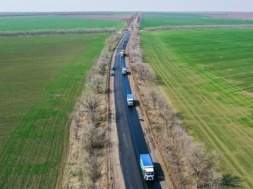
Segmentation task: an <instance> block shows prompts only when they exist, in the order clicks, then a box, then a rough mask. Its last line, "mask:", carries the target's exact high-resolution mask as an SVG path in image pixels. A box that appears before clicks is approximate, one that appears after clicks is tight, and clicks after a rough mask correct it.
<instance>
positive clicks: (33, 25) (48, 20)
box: [0, 16, 124, 31]
mask: <svg viewBox="0 0 253 189" xmlns="http://www.w3.org/2000/svg"><path fill="white" fill-rule="evenodd" d="M123 25H124V22H122V21H115V20H96V19H83V18H72V17H67V16H15V17H0V31H20V30H22V31H27V30H46V29H47V30H48V29H77V28H115V29H116V30H119V29H120V28H122V27H123Z"/></svg>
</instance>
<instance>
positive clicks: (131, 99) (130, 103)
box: [127, 94, 134, 106]
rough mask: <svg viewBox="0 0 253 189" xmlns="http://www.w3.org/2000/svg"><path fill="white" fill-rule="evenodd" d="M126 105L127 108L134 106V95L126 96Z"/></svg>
mask: <svg viewBox="0 0 253 189" xmlns="http://www.w3.org/2000/svg"><path fill="white" fill-rule="evenodd" d="M127 105H128V106H133V105H134V95H133V94H127Z"/></svg>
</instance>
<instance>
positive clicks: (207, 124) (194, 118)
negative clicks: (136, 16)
mask: <svg viewBox="0 0 253 189" xmlns="http://www.w3.org/2000/svg"><path fill="white" fill-rule="evenodd" d="M141 45H142V49H143V52H144V58H145V60H146V61H147V62H148V63H149V64H150V65H151V66H152V67H153V69H154V71H155V73H156V74H157V78H158V81H159V84H160V87H161V89H162V90H164V91H165V93H166V94H167V95H168V96H169V98H170V99H171V102H172V104H173V106H174V107H175V108H176V109H177V111H178V112H179V113H180V115H181V120H182V123H183V125H184V126H185V128H186V129H187V130H188V131H189V132H190V133H191V134H192V135H193V136H194V137H195V138H196V139H197V140H199V141H201V142H203V143H205V144H206V146H207V147H208V148H209V149H215V150H216V151H217V152H218V154H219V157H220V162H219V168H220V172H222V173H231V174H234V175H238V176H240V177H242V179H244V180H245V182H244V186H245V188H248V189H251V188H253V176H252V175H253V174H252V173H253V163H252V162H253V153H252V146H253V83H252V78H253V72H252V70H253V64H252V62H253V54H252V52H253V30H252V29H219V30H215V29H208V30H180V31H160V32H143V33H142V35H141Z"/></svg>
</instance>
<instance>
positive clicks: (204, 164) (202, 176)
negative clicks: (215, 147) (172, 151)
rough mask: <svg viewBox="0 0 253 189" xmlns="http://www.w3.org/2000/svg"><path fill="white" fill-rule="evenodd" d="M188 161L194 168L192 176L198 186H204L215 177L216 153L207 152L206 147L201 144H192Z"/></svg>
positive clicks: (192, 168)
mask: <svg viewBox="0 0 253 189" xmlns="http://www.w3.org/2000/svg"><path fill="white" fill-rule="evenodd" d="M188 154H189V156H188V157H189V158H188V162H189V165H190V168H191V170H192V176H193V178H194V180H195V186H196V188H204V187H206V186H207V185H208V183H209V181H210V180H212V179H213V178H210V176H213V175H214V174H213V173H212V172H214V171H215V166H216V164H215V159H216V156H215V153H214V152H211V153H210V154H207V153H206V151H205V148H204V146H203V145H201V144H192V145H191V148H190V149H189V151H188Z"/></svg>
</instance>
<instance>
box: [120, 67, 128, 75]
mask: <svg viewBox="0 0 253 189" xmlns="http://www.w3.org/2000/svg"><path fill="white" fill-rule="evenodd" d="M121 72H122V74H123V75H126V74H127V69H126V67H123V68H122V70H121Z"/></svg>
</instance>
